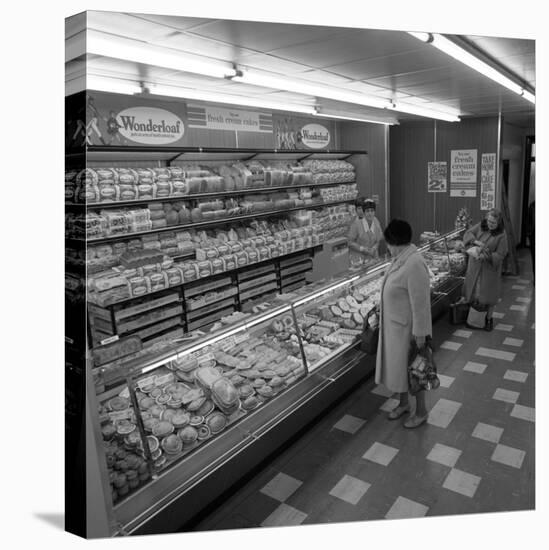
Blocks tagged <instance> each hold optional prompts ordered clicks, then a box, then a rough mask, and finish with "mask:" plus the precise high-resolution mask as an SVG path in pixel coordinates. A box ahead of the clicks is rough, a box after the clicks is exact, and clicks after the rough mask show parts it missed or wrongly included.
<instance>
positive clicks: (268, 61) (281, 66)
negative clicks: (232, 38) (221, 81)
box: [237, 53, 311, 74]
mask: <svg viewBox="0 0 549 550" xmlns="http://www.w3.org/2000/svg"><path fill="white" fill-rule="evenodd" d="M237 62H238V63H239V64H240V65H243V66H244V67H250V68H253V69H263V70H265V71H270V72H273V73H280V74H298V73H302V72H305V71H309V70H310V69H311V67H309V66H308V65H302V64H300V63H294V62H293V61H288V60H286V59H281V58H280V57H276V56H274V55H270V54H263V53H257V54H253V55H249V56H242V57H241V58H240V59H239V60H237Z"/></svg>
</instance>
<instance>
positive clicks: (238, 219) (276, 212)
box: [68, 199, 354, 244]
mask: <svg viewBox="0 0 549 550" xmlns="http://www.w3.org/2000/svg"><path fill="white" fill-rule="evenodd" d="M351 203H354V199H346V200H340V201H332V202H322V203H318V204H304V205H302V206H295V207H292V208H285V209H284V210H269V211H267V212H254V213H253V214H244V215H242V216H233V217H231V218H219V219H216V220H207V221H201V222H195V223H186V224H182V225H168V226H166V227H159V228H156V229H150V230H148V231H137V232H134V233H121V234H120V235H111V236H109V237H101V238H98V239H82V238H72V239H68V240H71V241H74V242H77V243H82V242H87V243H88V244H102V243H107V242H113V241H123V240H126V239H135V238H136V237H143V236H145V235H153V234H157V233H168V232H173V231H183V230H187V229H200V228H204V227H215V226H220V225H224V224H231V223H235V222H241V221H245V220H254V219H258V218H268V217H271V216H281V215H284V214H286V213H287V212H297V211H298V210H311V209H314V208H322V207H324V206H338V205H341V204H351Z"/></svg>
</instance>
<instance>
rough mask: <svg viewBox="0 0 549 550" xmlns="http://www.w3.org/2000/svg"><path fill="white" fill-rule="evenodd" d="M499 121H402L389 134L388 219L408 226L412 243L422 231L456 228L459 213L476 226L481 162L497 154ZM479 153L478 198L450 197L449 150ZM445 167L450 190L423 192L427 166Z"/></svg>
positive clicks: (424, 190) (478, 214)
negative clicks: (465, 211) (439, 163)
mask: <svg viewBox="0 0 549 550" xmlns="http://www.w3.org/2000/svg"><path fill="white" fill-rule="evenodd" d="M497 133H498V119H497V117H490V118H475V119H464V120H462V121H461V122H457V123H456V122H454V123H452V122H441V121H420V122H404V123H401V124H400V125H399V126H392V127H391V129H390V140H389V143H390V146H389V181H390V214H391V217H397V218H404V219H406V220H408V221H409V222H410V224H411V225H412V228H413V231H414V240H416V238H417V237H418V236H419V234H420V233H421V232H423V231H433V230H437V231H439V232H441V233H444V232H446V231H450V230H451V229H453V227H454V222H455V218H456V215H457V213H458V211H459V209H460V208H462V207H466V208H467V209H468V210H469V213H470V214H471V216H472V217H473V220H474V221H477V220H479V219H480V218H481V216H482V214H481V211H480V162H481V155H482V153H496V152H497V144H498V143H497ZM454 149H477V155H478V159H477V162H478V165H477V196H476V197H474V198H473V197H471V198H461V197H450V186H451V184H450V151H451V150H454ZM429 161H446V162H447V163H448V191H447V192H446V193H428V192H427V163H428V162H429Z"/></svg>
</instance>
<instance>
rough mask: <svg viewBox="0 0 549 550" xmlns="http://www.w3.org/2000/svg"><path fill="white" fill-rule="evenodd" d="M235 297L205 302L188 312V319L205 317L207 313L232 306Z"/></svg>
mask: <svg viewBox="0 0 549 550" xmlns="http://www.w3.org/2000/svg"><path fill="white" fill-rule="evenodd" d="M234 303H235V297H234V296H230V297H229V298H223V299H222V300H216V301H215V302H211V303H209V304H205V305H204V306H203V307H201V308H198V309H193V310H191V311H188V312H187V321H188V322H189V323H190V322H191V321H196V320H197V319H199V318H201V317H204V316H205V315H209V314H212V313H214V312H216V311H219V310H222V309H226V308H228V307H230V306H234Z"/></svg>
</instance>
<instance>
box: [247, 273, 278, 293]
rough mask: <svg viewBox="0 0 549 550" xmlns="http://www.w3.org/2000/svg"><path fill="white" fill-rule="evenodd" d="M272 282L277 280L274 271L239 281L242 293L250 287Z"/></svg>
mask: <svg viewBox="0 0 549 550" xmlns="http://www.w3.org/2000/svg"><path fill="white" fill-rule="evenodd" d="M272 282H276V273H274V272H272V273H268V274H266V275H263V276H261V277H258V278H257V279H249V280H247V281H243V282H239V283H238V290H239V292H241V293H242V292H243V291H246V290H249V289H250V288H255V287H257V286H260V285H264V284H267V283H272Z"/></svg>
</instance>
